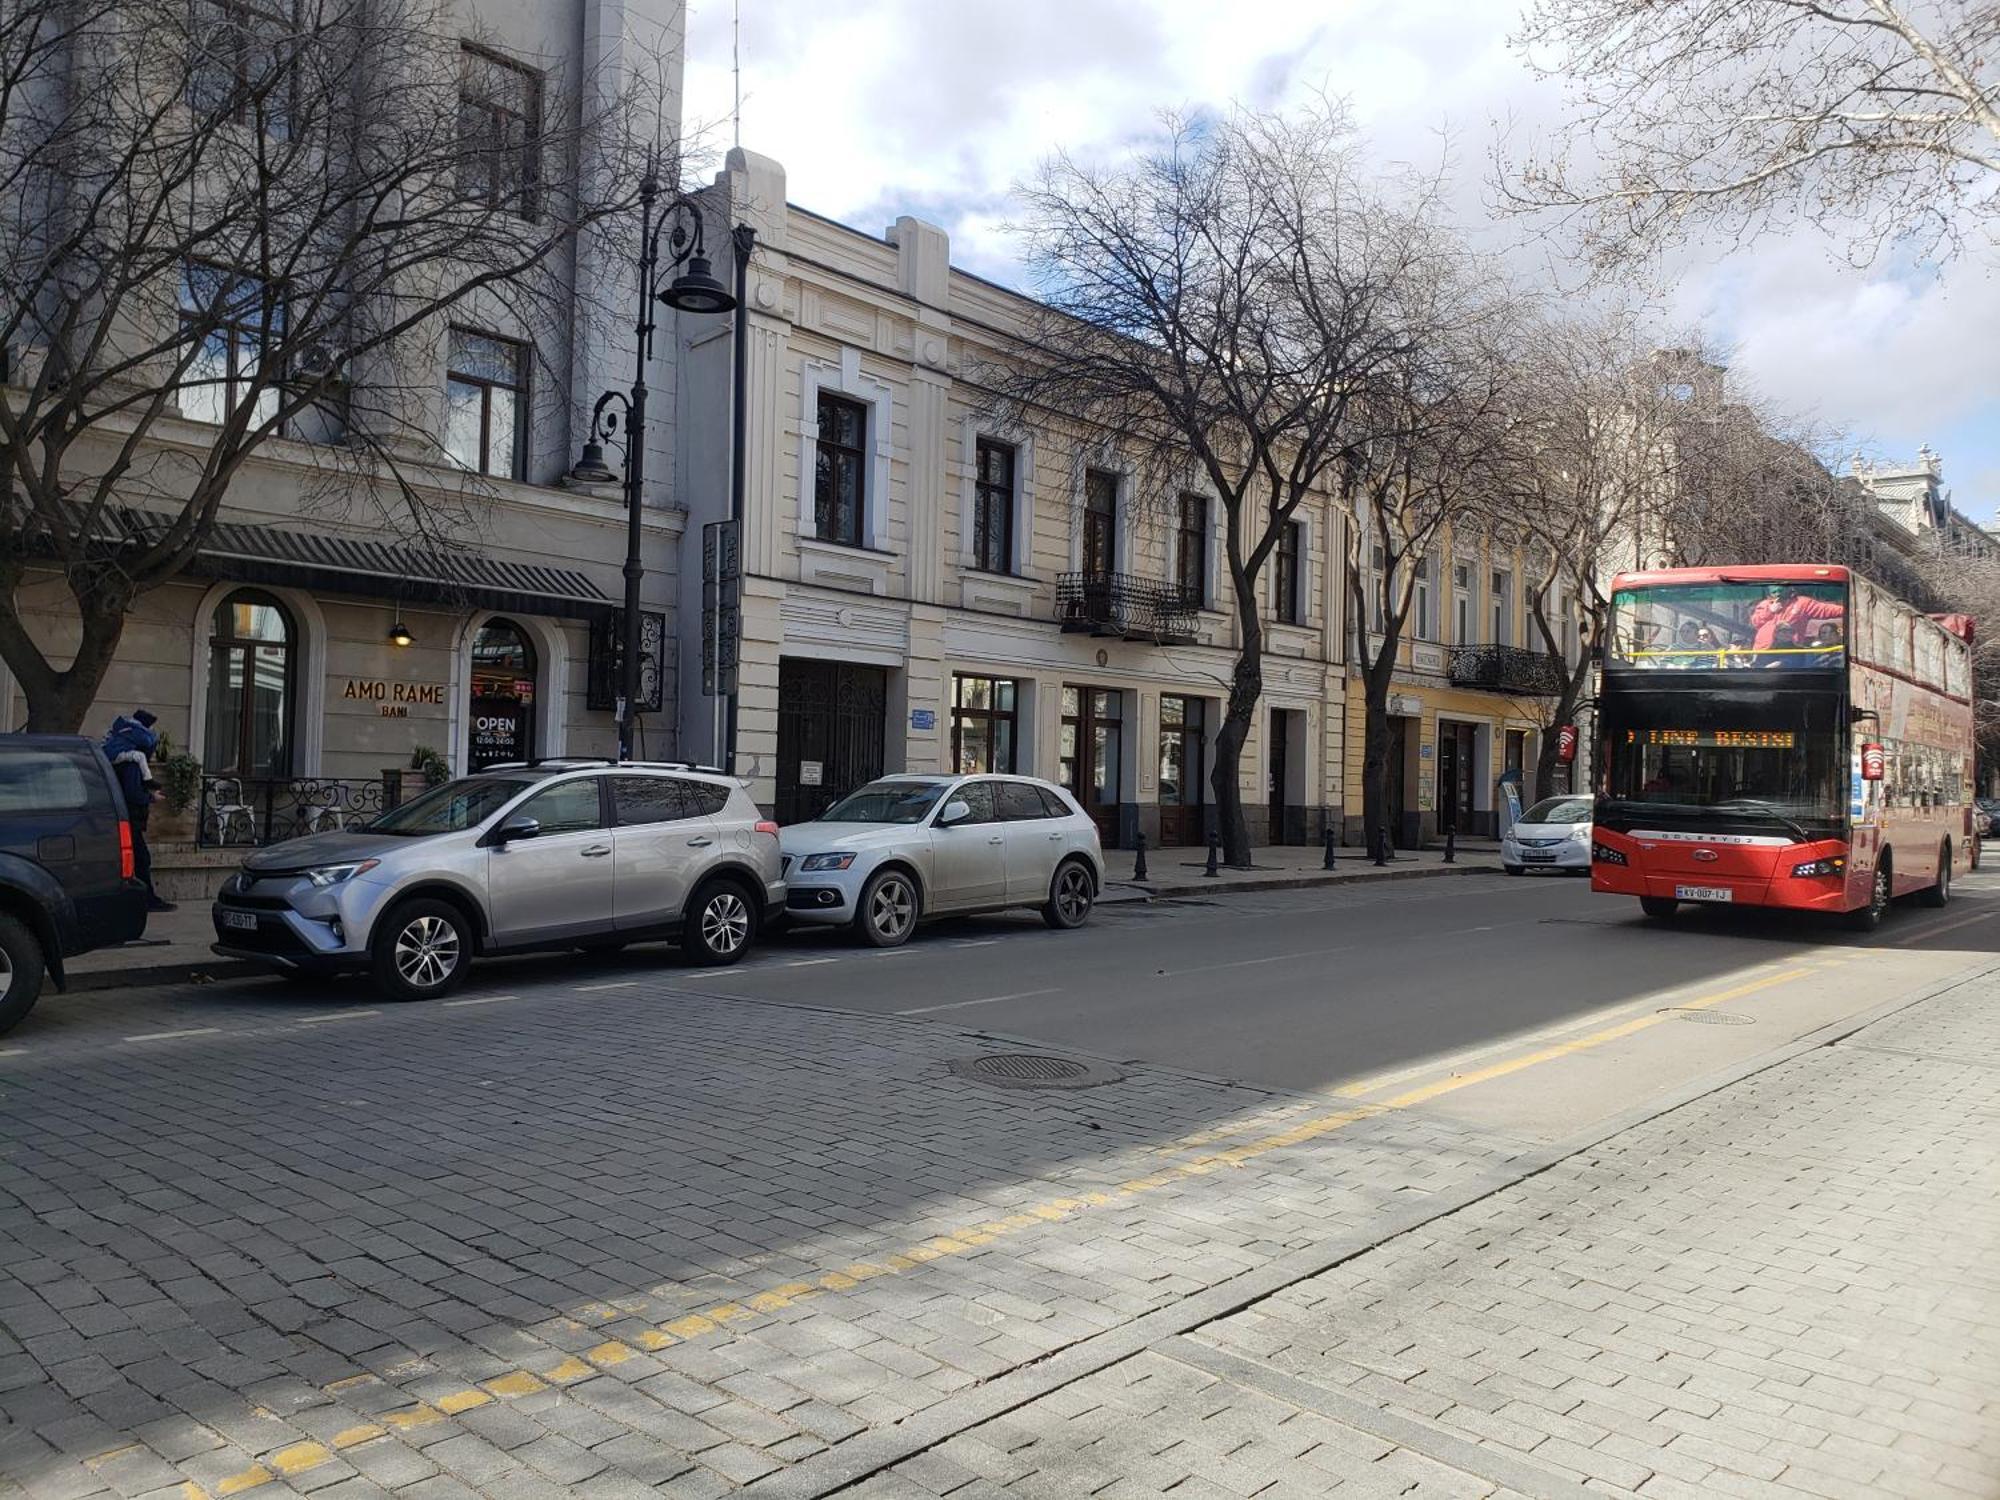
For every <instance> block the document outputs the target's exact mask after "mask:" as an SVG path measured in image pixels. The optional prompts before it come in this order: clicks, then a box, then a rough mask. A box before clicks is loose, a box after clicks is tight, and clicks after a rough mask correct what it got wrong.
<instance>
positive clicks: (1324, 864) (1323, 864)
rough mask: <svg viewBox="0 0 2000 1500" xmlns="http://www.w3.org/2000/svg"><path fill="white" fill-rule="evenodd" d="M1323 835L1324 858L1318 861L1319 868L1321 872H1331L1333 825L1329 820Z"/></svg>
mask: <svg viewBox="0 0 2000 1500" xmlns="http://www.w3.org/2000/svg"><path fill="white" fill-rule="evenodd" d="M1325 833H1326V858H1325V859H1323V860H1321V861H1320V865H1319V867H1320V868H1321V869H1322V870H1331V869H1332V868H1333V823H1332V820H1330V819H1329V820H1328V822H1327V825H1326V829H1325Z"/></svg>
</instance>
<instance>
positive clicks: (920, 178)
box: [687, 0, 2000, 502]
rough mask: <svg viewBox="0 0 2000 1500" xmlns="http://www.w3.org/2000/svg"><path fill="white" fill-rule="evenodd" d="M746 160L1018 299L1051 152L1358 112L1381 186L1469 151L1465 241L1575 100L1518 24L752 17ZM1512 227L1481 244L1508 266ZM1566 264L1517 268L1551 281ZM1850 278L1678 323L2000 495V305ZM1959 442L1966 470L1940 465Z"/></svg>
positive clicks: (1449, 4)
mask: <svg viewBox="0 0 2000 1500" xmlns="http://www.w3.org/2000/svg"><path fill="white" fill-rule="evenodd" d="M743 11H744V13H743V56H744V65H745V66H744V112H743V113H744V143H745V144H746V145H748V146H750V147H752V148H753V149H755V150H758V151H762V152H764V153H765V154H767V155H770V156H773V157H775V158H777V159H778V160H779V161H780V162H782V163H783V164H784V166H785V168H786V171H787V174H788V187H789V191H790V195H791V197H792V199H793V201H795V202H798V203H800V204H802V205H804V206H806V207H809V208H812V209H813V210H815V211H816V212H820V213H824V214H829V215H831V216H833V217H834V218H838V219H842V220H845V221H847V222H850V223H853V224H855V226H856V227H857V228H860V229H863V230H866V231H868V232H870V233H879V232H880V231H881V230H882V228H883V227H884V226H885V225H886V224H888V223H889V222H890V221H891V220H892V219H893V218H894V217H895V216H896V215H897V214H898V213H906V212H907V213H916V214H918V215H920V216H922V217H925V218H930V219H934V220H936V221H938V222H940V223H942V224H943V225H944V226H945V227H946V228H947V229H948V230H949V231H950V232H951V234H952V239H953V254H954V258H955V259H956V260H957V261H959V263H961V264H963V265H965V266H967V267H968V268H969V269H972V270H976V271H979V272H981V273H983V274H987V275H992V276H996V277H997V278H999V279H1002V280H1012V279H1014V278H1013V274H1012V273H1013V254H1014V249H1013V246H1012V244H1011V242H1010V240H1009V239H1008V237H1007V235H1006V233H1005V230H1004V225H1005V222H1006V219H1007V216H1008V213H1009V204H1008V200H1007V193H1008V189H1009V187H1010V186H1011V185H1012V184H1013V183H1014V182H1016V181H1018V180H1019V179H1021V178H1022V177H1024V176H1026V175H1028V174H1029V173H1030V172H1031V171H1032V169H1033V167H1034V165H1035V164H1036V162H1038V161H1039V160H1041V159H1042V158H1043V157H1045V156H1046V155H1047V154H1049V153H1050V152H1051V151H1053V150H1055V149H1057V148H1063V149H1068V150H1071V151H1075V152H1079V153H1082V154H1086V155H1089V154H1098V153H1104V152H1115V151H1117V150H1120V149H1123V148H1125V147H1127V146H1129V144H1130V143H1131V142H1132V141H1134V140H1135V139H1137V138H1140V137H1142V136H1143V135H1144V134H1145V133H1146V132H1148V131H1149V130H1150V129H1151V128H1152V126H1153V124H1154V122H1155V119H1156V117H1157V114H1158V112H1159V111H1160V110H1161V109H1163V108H1172V107H1183V106H1195V107H1200V106H1204V105H1207V106H1221V105H1226V104H1228V103H1229V102H1231V101H1232V100H1243V101H1245V102H1247V103H1252V104H1256V105H1260V106H1268V105H1273V104H1282V103H1286V102H1290V101H1294V100H1297V99H1298V98H1300V97H1301V96H1303V95H1304V94H1305V92H1306V91H1308V90H1310V89H1315V88H1323V89H1325V90H1327V91H1329V92H1332V93H1335V94H1342V95H1345V96H1347V97H1348V98H1349V99H1350V100H1351V101H1352V103H1353V106H1354V109H1355V112H1356V114H1357V115H1358V116H1359V118H1360V119H1361V120H1362V121H1363V123H1364V124H1365V125H1366V127H1367V129H1368V130H1369V132H1370V137H1371V143H1372V144H1371V149H1372V150H1373V151H1374V152H1375V154H1376V155H1377V156H1378V157H1380V158H1381V159H1383V160H1401V161H1415V162H1420V163H1428V162H1431V161H1434V160H1435V159H1436V156H1437V153H1438V149H1439V142H1440V136H1439V131H1440V129H1441V127H1443V126H1444V125H1445V124H1446V123H1447V122H1449V124H1450V127H1451V137H1452V142H1453V150H1454V154H1455V157H1456V160H1457V166H1458V170H1459V174H1460V180H1459V182H1458V184H1457V186H1456V192H1455V201H1456V202H1457V204H1458V205H1459V209H1460V215H1461V217H1462V218H1463V219H1465V220H1466V221H1467V222H1468V224H1469V225H1473V226H1479V224H1480V221H1481V220H1482V219H1483V212H1482V209H1481V200H1482V196H1483V190H1482V186H1481V182H1480V178H1481V176H1482V174H1483V172H1484V170H1485V167H1486V151H1487V146H1488V142H1489V139H1490V128H1489V122H1491V121H1492V120H1495V119H1500V118H1505V117H1509V116H1512V117H1514V118H1515V119H1516V120H1519V121H1522V122H1523V123H1524V124H1525V125H1526V126H1527V127H1529V128H1532V126H1533V124H1534V123H1535V122H1536V121H1537V120H1548V119H1551V118H1553V113H1554V111H1555V109H1556V108H1557V107H1559V102H1560V94H1559V91H1558V90H1557V89H1556V88H1554V87H1553V86H1550V85H1546V84H1541V83H1538V82H1537V81H1536V80H1534V79H1533V78H1532V77H1531V76H1530V75H1529V74H1528V73H1527V72H1526V71H1525V70H1524V69H1523V68H1522V66H1521V64H1520V62H1519V60H1518V59H1517V58H1516V57H1515V56H1514V55H1513V54H1512V53H1511V52H1510V51H1509V50H1508V48H1507V46H1506V35H1507V32H1508V30H1509V29H1510V28H1511V27H1512V26H1513V25H1514V23H1515V21H1516V19H1517V16H1518V11H1517V8H1516V7H1515V6H1514V5H1513V4H1512V3H1506V0H1474V3H1467V0H1260V3H1258V4H1256V5H1254V6H1249V5H1233V6H1230V5H1216V4H1214V3H1213V0H1008V3H1007V4H1004V5H1002V4H994V3H992V0H974V3H950V0H816V3H814V4H812V5H810V6H808V5H807V4H805V3H803V0H776V3H775V4H773V3H771V0H764V3H761V4H760V3H758V0H745V3H744V7H743ZM729 14H730V12H729V5H728V3H727V0H696V3H694V4H693V5H691V7H690V13H689V29H688V38H689V42H688V46H689V55H688V59H687V96H688V116H689V119H690V122H699V121H707V122H718V123H720V125H721V126H722V128H721V129H720V130H719V132H717V134H716V136H715V139H717V140H719V141H721V142H722V143H724V144H726V142H727V139H728V130H727V118H728V114H729V101H730V77H729V62H730V58H729ZM1522 232H1523V231H1522V228H1521V226H1519V225H1512V224H1510V225H1507V226H1502V227H1501V228H1500V229H1499V230H1497V231H1496V230H1493V229H1490V228H1482V235H1483V236H1491V237H1492V238H1493V239H1494V241H1495V242H1496V243H1497V242H1498V241H1499V239H1500V238H1502V237H1509V238H1511V237H1514V236H1518V235H1520V234H1521V233H1522ZM1548 248H1549V247H1548V246H1546V245H1543V244H1540V243H1536V242H1531V243H1530V244H1529V245H1528V246H1526V247H1525V248H1524V249H1522V250H1519V251H1517V253H1516V255H1515V256H1514V257H1513V259H1514V261H1515V263H1516V264H1519V265H1523V266H1530V267H1536V266H1538V265H1539V258H1540V257H1541V256H1543V255H1544V254H1546V253H1547V251H1548ZM1978 271H1979V268H1977V267H1963V266H1961V267H1956V268H1954V269H1953V272H1952V275H1951V276H1950V278H1949V279H1948V280H1946V281H1944V282H1939V281H1937V280H1935V279H1930V278H1926V277H1922V276H1913V275H1911V274H1909V273H1908V271H1907V270H1906V269H1903V268H1896V267H1880V268H1875V269H1872V270H1869V271H1865V272H1864V271H1858V270H1855V269H1854V268H1852V267H1848V266H1846V265H1843V264H1836V263H1834V262H1833V261H1832V259H1831V258H1830V257H1829V255H1828V253H1827V250H1826V249H1825V248H1824V247H1823V246H1820V245H1818V244H1815V243H1813V242H1812V241H1810V240H1809V239H1806V238H1804V237H1795V238H1791V239H1782V240H1780V239H1773V240H1766V241H1763V242H1760V243H1758V244H1756V245H1754V246H1753V247H1751V248H1750V249H1748V250H1744V251H1738V252H1736V253H1733V254H1730V255H1728V256H1727V257H1714V256H1710V257H1708V258H1703V257H1702V256H1700V255H1691V256H1688V257H1686V258H1684V259H1682V260H1680V261H1679V262H1678V285H1677V286H1676V287H1675V289H1674V293H1673V295H1672V296H1671V297H1670V298H1669V299H1668V306H1667V311H1668V312H1669V313H1670V314H1671V315H1672V317H1673V318H1674V319H1676V320H1686V319H1689V318H1699V319H1701V320H1702V321H1704V322H1705V323H1707V324H1708V325H1709V327H1710V329H1711V331H1712V332H1713V333H1715V334H1716V335H1718V336H1719V337H1720V338H1721V339H1723V340H1724V341H1725V342H1729V343H1733V344H1734V345H1736V347H1737V353H1736V356H1735V368H1736V371H1737V373H1738V374H1739V376H1741V377H1743V378H1744V379H1746V380H1749V381H1751V382H1753V383H1754V384H1755V385H1756V386H1758V387H1759V388H1760V389H1762V390H1763V391H1764V392H1766V393H1767V394H1768V395H1769V396H1770V397H1772V398H1773V399H1774V400H1775V401H1777V402H1778V403H1780V404H1781V405H1783V406H1784V407H1786V408H1788V409H1791V410H1795V411H1802V412H1803V411H1810V412H1816V413H1817V414H1818V415H1819V416H1820V417H1821V418H1822V419H1823V420H1825V421H1828V422H1830V423H1833V424H1836V425H1839V426H1841V427H1844V428H1846V429H1848V430H1850V431H1853V432H1855V433H1857V434H1862V435H1867V436H1871V437H1872V438H1873V439H1874V446H1875V447H1877V448H1878V449H1879V450H1880V451H1882V452H1885V453H1889V454H1897V455H1902V456H1907V455H1909V454H1911V453H1913V452H1914V451H1915V449H1916V446H1917V444H1918V443H1919V442H1921V441H1924V440H1927V439H1928V440H1929V441H1931V442H1932V443H1933V444H1934V445H1936V446H1938V447H1939V448H1940V449H1941V451H1943V452H1944V457H1945V460H1946V463H1947V466H1948V473H1947V477H1948V479H1950V480H1953V481H1954V482H1955V483H1956V484H1957V485H1958V487H1959V489H1960V493H1961V501H1962V502H1963V500H1964V498H1965V497H1966V490H1967V488H1968V487H1969V486H1970V487H1974V488H1980V487H1983V488H1984V492H1985V493H1986V494H1989V495H1991V494H1994V493H1995V492H1996V491H2000V484H1997V483H1996V480H2000V434H1995V433H1994V432H1993V430H1992V424H1990V423H1983V422H1980V421H1978V420H1977V418H1978V416H1979V414H1980V412H1981V411H1982V410H1984V409H1987V408H1986V406H1985V405H1983V404H1990V403H1991V402H1992V401H1993V400H1994V399H1995V397H1996V395H2000V342H1997V341H1994V340H1992V339H1990V338H1988V337H1986V336H1985V335H1984V333H1983V332H1982V330H1987V329H1991V328H1994V327H1996V326H2000V279H1996V278H1991V277H1987V276H1984V275H1981V274H1978ZM1947 441H1949V442H1951V443H1953V444H1955V445H1956V446H1955V447H1948V446H1947Z"/></svg>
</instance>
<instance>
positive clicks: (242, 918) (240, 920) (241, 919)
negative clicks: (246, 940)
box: [222, 911, 257, 932]
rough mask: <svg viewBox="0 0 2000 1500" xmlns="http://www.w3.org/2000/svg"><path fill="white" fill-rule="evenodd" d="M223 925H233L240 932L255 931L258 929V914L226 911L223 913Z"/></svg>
mask: <svg viewBox="0 0 2000 1500" xmlns="http://www.w3.org/2000/svg"><path fill="white" fill-rule="evenodd" d="M222 925H223V926H224V927H233V928H235V929H236V930H237V931H238V932H255V931H256V930H257V916H256V914H255V913H254V912H247V911H226V912H224V913H223V914H222Z"/></svg>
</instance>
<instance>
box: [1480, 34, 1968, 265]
mask: <svg viewBox="0 0 2000 1500" xmlns="http://www.w3.org/2000/svg"><path fill="white" fill-rule="evenodd" d="M1515 40H1516V45H1517V47H1518V48H1519V49H1520V50H1521V51H1522V52H1523V54H1524V55H1525V56H1526V57H1527V59H1528V60H1529V62H1530V64H1531V65H1533V66H1535V67H1536V68H1537V69H1538V70H1540V71H1542V72H1544V73H1545V74H1551V75H1556V76H1560V77H1562V78H1564V79H1565V80H1567V82H1568V83H1569V85H1570V91H1571V94H1572V97H1573V99H1574V101H1575V114H1574V117H1573V119H1572V121H1571V122H1570V124H1569V125H1568V127H1567V129H1566V131H1565V132H1564V133H1563V134H1562V135H1560V136H1559V137H1558V139H1557V140H1556V141H1555V142H1554V143H1553V147H1552V149H1549V150H1547V151H1545V152H1541V153H1531V154H1529V155H1528V156H1527V157H1526V158H1525V159H1524V160H1521V161H1518V162H1513V163H1508V164H1503V167H1504V169H1503V172H1502V176H1503V178H1505V179H1506V180H1507V181H1508V182H1509V185H1510V191H1511V195H1512V197H1513V200H1514V201H1515V202H1516V203H1517V204H1518V205H1520V206H1525V207H1533V208H1541V209H1546V208H1554V209H1558V210H1562V211H1564V212H1566V213H1568V214H1570V215H1572V216H1573V218H1574V221H1575V222H1576V224H1577V225H1578V226H1579V227H1580V228H1581V230H1582V231H1583V234H1584V240H1585V244H1586V246H1587V248H1588V250H1589V253H1590V256H1591V258H1592V259H1593V260H1594V261H1596V262H1597V263H1598V264H1600V265H1604V264H1610V263H1615V262H1618V261H1621V260H1624V259H1626V258H1627V257H1629V256H1631V255H1632V254H1633V253H1634V252H1638V253H1640V254H1644V253H1647V252H1651V251H1656V250H1658V249H1661V248H1663V247H1665V246H1667V245H1670V244H1672V243H1674V242H1675V241H1677V240H1678V239H1679V238H1680V237H1681V236H1682V235H1683V234H1684V233H1686V232H1687V231H1688V230H1689V229H1690V228H1691V227H1692V226H1695V225H1712V226H1716V227H1720V228H1722V229H1724V230H1727V231H1732V232H1740V231H1742V230H1745V229H1760V228H1772V229H1779V230H1782V229H1784V228H1786V227H1788V226H1790V225H1793V224H1796V223H1800V222H1806V223H1812V224H1816V225H1819V226H1821V227H1823V228H1825V229H1828V230H1830V231H1831V232H1832V233H1833V234H1834V235H1835V237H1836V238H1838V239H1840V240H1841V241H1843V242H1845V243H1847V244H1848V245H1849V246H1850V247H1851V248H1852V249H1853V250H1854V252H1855V253H1856V254H1857V256H1858V257H1859V258H1862V259H1866V258H1868V257H1869V256H1872V255H1873V254H1874V253H1875V252H1876V251H1877V250H1878V249H1879V248H1880V247H1881V246H1882V245H1883V244H1884V243H1885V242H1887V241H1890V240H1902V239H1908V240H1911V241H1913V242H1915V243H1916V244H1917V245H1918V246H1919V248H1921V249H1922V250H1924V251H1925V252H1926V253H1940V252H1944V253H1949V252H1952V251H1955V250H1957V249H1958V248H1959V247H1960V245H1961V244H1962V242H1963V240H1964V237H1965V235H1966V233H1967V231H1968V230H1969V229H1971V228H1972V227H1974V226H1978V227H1979V228H1980V229H1981V230H1982V231H1985V232H1990V230H1991V228H1992V226H1993V224H1994V222H1995V215H1996V214H2000V191H1996V189H2000V7H1995V6H1994V5H1993V4H1991V3H1990V0H1669V3H1660V0H1535V3H1534V4H1533V5H1532V7H1531V8H1530V10H1529V12H1528V15H1527V19H1526V21H1525V23H1524V25H1523V27H1522V29H1521V31H1520V33H1519V35H1518V36H1517V37H1516V39H1515Z"/></svg>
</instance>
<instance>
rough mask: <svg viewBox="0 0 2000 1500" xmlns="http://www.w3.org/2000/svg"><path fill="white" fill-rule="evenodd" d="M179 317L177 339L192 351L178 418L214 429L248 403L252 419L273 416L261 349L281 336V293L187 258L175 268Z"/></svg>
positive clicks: (272, 392) (274, 402)
mask: <svg viewBox="0 0 2000 1500" xmlns="http://www.w3.org/2000/svg"><path fill="white" fill-rule="evenodd" d="M180 318H181V336H182V337H183V338H184V339H186V340H187V341H188V343H189V344H191V345H192V346H193V348H192V350H191V352H190V354H189V357H188V361H187V369H186V372H185V373H184V374H183V375H182V376H181V388H180V406H181V414H182V415H183V416H186V417H188V418H190V419H191V420H193V421H196V422H214V423H217V424H220V423H222V422H224V421H226V420H228V418H229V417H230V416H231V415H233V414H234V413H235V411H236V409H237V408H238V407H239V406H240V405H241V404H242V403H243V402H245V401H254V402H255V409H254V410H253V411H252V412H251V420H252V421H253V422H259V423H261V422H267V421H269V420H270V419H271V418H272V417H273V416H274V415H276V413H277V410H278V389H277V386H276V385H275V384H273V383H272V382H270V381H268V380H261V377H262V375H263V363H264V352H265V350H266V349H267V348H268V347H269V346H270V345H271V344H273V343H276V342H278V341H279V340H281V339H282V338H283V337H284V333H285V298H284V292H283V290H282V289H281V288H280V287H278V286H277V285H276V284H275V283H272V282H267V281H263V280H260V279H259V278H258V277H255V276H249V275H246V274H244V273H243V272H240V271H232V270H229V269H227V268H225V267H222V266H214V265H208V264H206V263H205V262H201V261H189V262H188V263H187V264H186V265H185V266H183V267H182V270H181V287H180ZM260 381H261V383H260Z"/></svg>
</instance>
